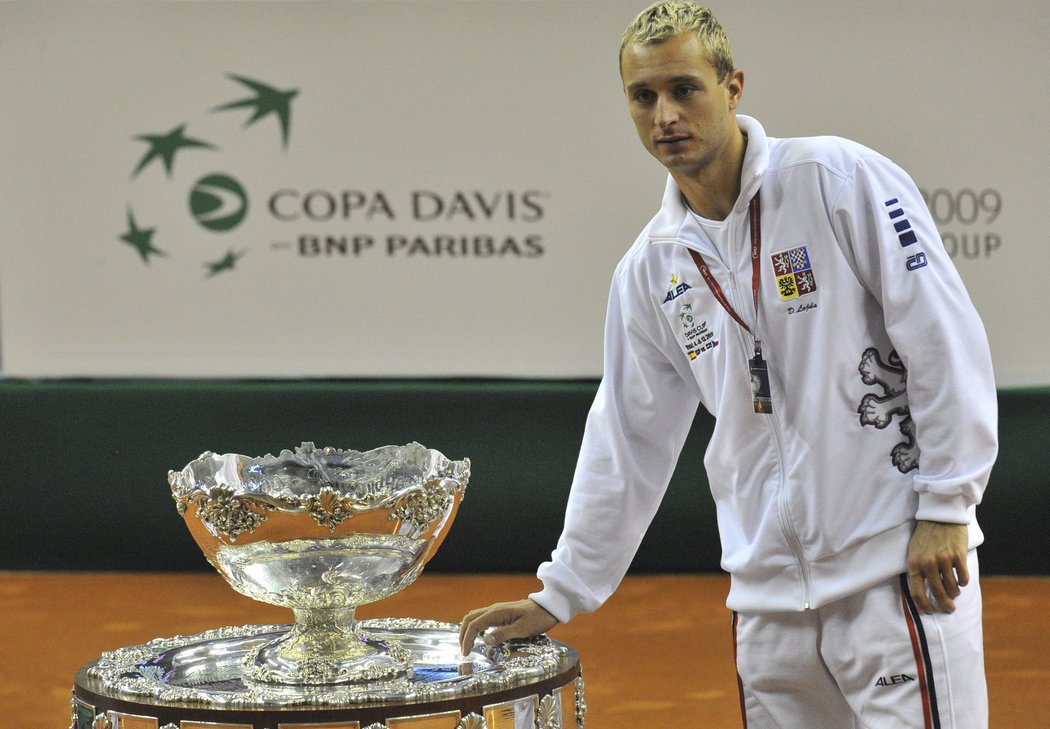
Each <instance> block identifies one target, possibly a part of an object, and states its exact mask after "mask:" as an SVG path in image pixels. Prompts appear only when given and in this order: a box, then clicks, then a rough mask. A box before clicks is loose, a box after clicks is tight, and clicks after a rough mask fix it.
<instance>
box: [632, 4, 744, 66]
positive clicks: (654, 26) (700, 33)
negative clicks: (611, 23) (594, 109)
mask: <svg viewBox="0 0 1050 729" xmlns="http://www.w3.org/2000/svg"><path fill="white" fill-rule="evenodd" d="M681 33H695V34H696V37H697V38H699V39H700V42H701V43H702V44H703V46H704V48H706V49H707V52H708V54H709V55H710V61H711V65H712V66H714V67H715V72H716V73H717V74H718V81H719V83H721V82H722V81H723V80H725V77H726V76H727V75H729V73H730V72H731V71H732V70H733V50H732V49H731V48H730V47H729V39H728V38H726V33H725V31H724V30H723V29H722V26H721V24H719V22H718V19H717V18H715V16H714V14H713V13H712V12H711V11H710V10H709V9H708V8H705V7H703V6H702V5H698V4H696V3H693V2H683V0H661V1H660V2H657V3H653V4H652V5H650V6H649V7H647V8H646V9H645V10H643V11H642V12H640V13H638V16H637V17H636V18H635V19H634V21H632V22H631V24H630V25H628V26H627V30H625V31H624V33H623V40H622V41H621V42H620V61H621V62H622V61H623V52H624V50H625V49H626V48H627V46H628V45H629V44H631V43H641V44H642V45H648V44H650V43H661V42H662V41H665V40H667V39H669V38H673V37H675V36H676V35H679V34H681Z"/></svg>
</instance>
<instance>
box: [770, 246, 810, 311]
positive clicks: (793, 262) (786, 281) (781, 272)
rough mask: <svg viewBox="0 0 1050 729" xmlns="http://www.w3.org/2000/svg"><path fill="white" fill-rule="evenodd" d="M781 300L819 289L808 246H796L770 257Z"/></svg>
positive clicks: (806, 294)
mask: <svg viewBox="0 0 1050 729" xmlns="http://www.w3.org/2000/svg"><path fill="white" fill-rule="evenodd" d="M769 262H770V263H771V264H772V265H773V276H774V278H775V279H776V283H777V293H779V294H780V299H781V301H791V300H793V299H797V298H799V297H802V296H808V295H809V294H814V293H816V291H817V277H816V274H815V273H814V271H813V262H812V260H811V259H810V257H809V250H807V248H806V246H804V245H802V246H795V247H794V248H789V249H788V250H786V251H779V252H778V253H774V254H772V255H771V256H770V257H769Z"/></svg>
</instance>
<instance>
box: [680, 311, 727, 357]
mask: <svg viewBox="0 0 1050 729" xmlns="http://www.w3.org/2000/svg"><path fill="white" fill-rule="evenodd" d="M678 319H679V321H681V322H682V329H681V331H680V332H679V341H681V342H682V346H683V347H684V349H685V353H686V355H687V356H688V357H689V359H691V360H692V359H696V358H697V357H699V356H700V355H702V354H703V353H704V352H709V351H710V350H712V349H714V348H715V347H717V346H718V340H717V339H715V333H714V332H713V331H711V329H710V328H709V327H708V326H707V322H706V321H697V317H695V316H694V315H693V305H692V304H682V308H681V309H679V311H678Z"/></svg>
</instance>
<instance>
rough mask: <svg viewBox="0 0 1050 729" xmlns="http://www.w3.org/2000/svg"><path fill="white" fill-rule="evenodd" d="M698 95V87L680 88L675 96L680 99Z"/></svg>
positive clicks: (676, 90)
mask: <svg viewBox="0 0 1050 729" xmlns="http://www.w3.org/2000/svg"><path fill="white" fill-rule="evenodd" d="M695 93H696V87H694V86H679V87H678V88H677V89H675V95H676V96H678V97H680V98H681V97H685V96H692V95H693V94H695Z"/></svg>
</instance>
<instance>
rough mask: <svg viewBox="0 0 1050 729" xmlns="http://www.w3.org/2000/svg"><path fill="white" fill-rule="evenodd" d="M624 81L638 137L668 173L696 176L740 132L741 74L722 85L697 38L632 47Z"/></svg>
mask: <svg viewBox="0 0 1050 729" xmlns="http://www.w3.org/2000/svg"><path fill="white" fill-rule="evenodd" d="M620 75H621V77H622V79H623V86H624V92H625V93H626V94H627V108H628V109H629V110H630V112H631V118H632V119H633V120H634V126H635V128H636V129H637V130H638V137H639V138H640V139H641V140H642V144H643V145H644V146H645V148H646V149H647V150H649V153H650V154H651V155H653V157H656V159H658V160H659V161H660V162H661V163H662V164H663V165H664V166H665V167H667V168H668V169H669V170H670V171H672V172H678V173H680V174H683V175H687V176H694V175H697V174H698V173H699V172H701V171H702V170H703V169H704V168H705V167H707V166H708V165H709V164H710V163H711V162H712V161H713V160H717V159H718V158H719V156H720V155H721V154H722V153H723V150H724V149H725V148H726V145H727V144H728V142H729V140H730V139H731V137H732V135H733V133H734V130H735V129H736V124H737V122H736V115H735V113H734V112H735V110H736V107H737V104H738V103H739V101H740V95H741V92H742V91H743V73H742V72H740V71H739V70H736V71H733V72H732V73H730V74H729V75H728V76H726V78H725V79H723V80H722V82H721V83H719V81H718V74H717V73H716V71H715V68H714V66H713V65H711V62H710V61H709V60H708V54H707V51H706V50H705V49H704V47H703V45H702V44H701V43H700V40H699V39H698V38H697V37H696V35H695V34H693V33H682V34H680V35H677V36H674V37H673V38H669V39H667V40H665V41H662V42H659V43H652V44H648V45H642V44H639V43H633V44H631V45H628V46H627V47H626V48H625V49H624V53H623V58H622V60H621V62H620Z"/></svg>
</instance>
